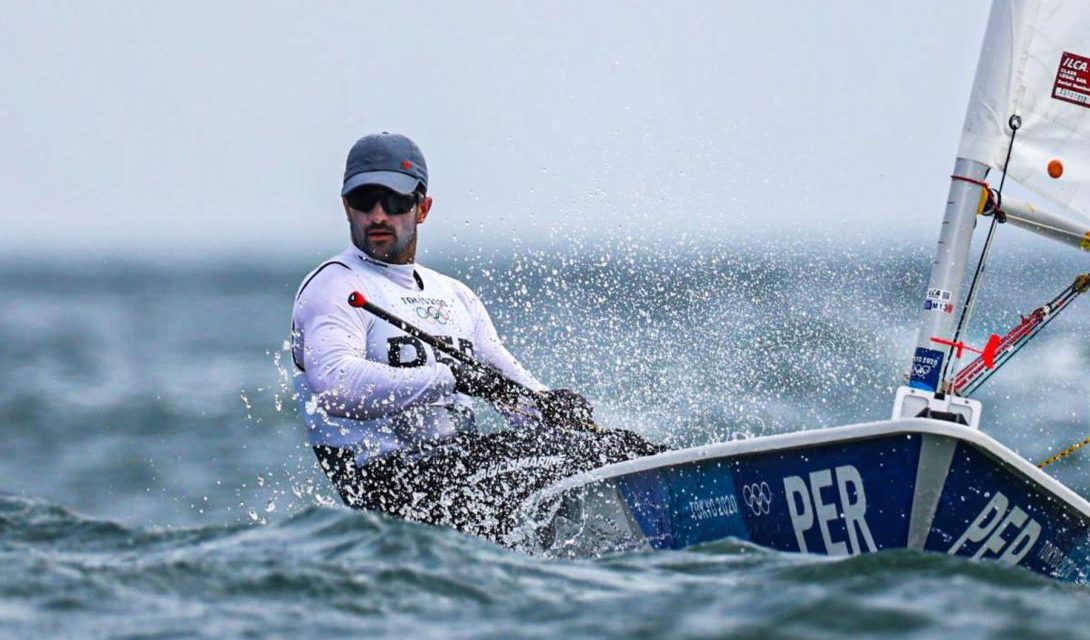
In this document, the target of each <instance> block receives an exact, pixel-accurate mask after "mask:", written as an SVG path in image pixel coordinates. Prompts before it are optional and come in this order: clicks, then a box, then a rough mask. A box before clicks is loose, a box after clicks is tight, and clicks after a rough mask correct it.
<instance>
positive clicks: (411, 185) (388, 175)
mask: <svg viewBox="0 0 1090 640" xmlns="http://www.w3.org/2000/svg"><path fill="white" fill-rule="evenodd" d="M369 184H377V185H380V186H383V187H386V188H387V189H392V190H393V191H396V192H398V193H406V194H407V193H412V192H413V191H416V188H417V186H420V187H423V189H424V190H425V191H427V188H428V165H427V163H425V162H424V154H423V153H421V152H420V147H418V146H416V143H415V142H413V141H412V140H409V139H408V138H406V137H405V136H403V135H401V134H398V133H387V132H385V131H383V132H382V133H376V134H372V135H369V136H364V137H362V138H360V139H359V140H357V141H356V144H354V145H352V149H351V150H350V151H349V152H348V161H347V162H346V163H345V166H344V186H343V187H341V195H342V196H346V195H348V192H349V191H352V190H353V189H356V188H357V187H362V186H364V185H369Z"/></svg>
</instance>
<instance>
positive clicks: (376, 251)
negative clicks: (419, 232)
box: [344, 186, 431, 264]
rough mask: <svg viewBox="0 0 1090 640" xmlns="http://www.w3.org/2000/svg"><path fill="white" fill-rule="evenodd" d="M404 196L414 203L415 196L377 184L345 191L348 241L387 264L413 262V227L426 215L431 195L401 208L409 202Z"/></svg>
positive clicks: (414, 242) (414, 228) (414, 236)
mask: <svg viewBox="0 0 1090 640" xmlns="http://www.w3.org/2000/svg"><path fill="white" fill-rule="evenodd" d="M405 198H412V199H413V202H415V196H401V195H400V194H396V193H394V192H393V191H389V190H387V189H384V188H382V187H378V186H366V187H360V188H359V189H356V190H355V191H353V192H352V193H350V194H348V196H347V197H345V198H344V210H345V213H346V214H347V216H348V224H349V226H350V227H351V229H352V243H353V244H355V245H356V246H357V247H358V248H359V249H360V250H361V251H363V252H364V253H366V254H367V255H369V256H371V257H372V258H374V259H375V260H381V261H382V262H388V263H390V264H408V263H410V262H413V261H414V260H415V259H416V226H417V225H418V224H420V223H422V222H424V219H425V218H426V217H427V213H428V209H430V207H431V198H424V199H423V200H422V201H421V202H420V203H419V204H412V205H411V206H409V208H408V209H407V210H404V209H405V206H406V205H407V204H409V202H408V201H405V200H404V199H405ZM399 200H401V201H402V202H399ZM357 207H358V208H357ZM387 208H389V210H387ZM397 211H401V212H400V213H397Z"/></svg>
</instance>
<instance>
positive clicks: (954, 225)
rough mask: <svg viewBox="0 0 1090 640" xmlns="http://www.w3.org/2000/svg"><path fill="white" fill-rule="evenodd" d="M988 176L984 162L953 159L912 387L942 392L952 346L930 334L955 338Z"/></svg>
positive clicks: (915, 360)
mask: <svg viewBox="0 0 1090 640" xmlns="http://www.w3.org/2000/svg"><path fill="white" fill-rule="evenodd" d="M987 175H988V166H987V165H985V164H982V163H980V162H976V161H974V160H967V159H965V158H958V159H957V161H956V162H955V163H954V172H953V176H954V177H952V178H951V180H950V191H949V195H948V196H947V198H946V212H945V214H944V215H943V219H942V232H941V233H940V234H939V244H938V248H937V249H936V251H935V260H934V262H933V263H932V264H931V278H930V280H929V281H928V284H927V292H926V293H925V295H924V299H923V301H922V303H921V305H922V308H921V310H920V325H919V326H920V329H919V333H918V334H917V336H916V350H915V352H914V354H913V358H912V368H911V369H910V370H909V383H908V384H909V386H910V387H913V388H916V389H921V390H924V391H931V392H934V391H938V389H939V384H940V382H941V380H940V376H941V374H942V370H943V365H944V364H945V362H946V360H947V359H948V358H949V357H950V356H951V351H950V350H948V349H947V348H944V347H943V346H942V345H940V344H938V343H936V342H933V341H932V340H931V338H932V337H936V338H942V339H945V340H952V339H953V334H954V330H955V324H956V323H955V321H956V319H957V317H958V315H959V313H960V310H961V305H962V304H963V303H962V302H961V301H960V297H961V296H960V294H961V283H962V281H963V280H964V279H965V268H966V263H967V262H968V259H969V247H970V244H971V242H972V239H973V228H974V227H975V226H976V216H977V212H978V211H979V210H980V204H981V201H982V193H981V192H982V191H983V189H984V187H983V181H984V178H985V176H987ZM977 182H979V183H981V184H977ZM950 349H952V348H950Z"/></svg>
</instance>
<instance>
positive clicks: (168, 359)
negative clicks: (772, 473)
mask: <svg viewBox="0 0 1090 640" xmlns="http://www.w3.org/2000/svg"><path fill="white" fill-rule="evenodd" d="M337 249H338V247H331V248H330V251H329V253H331V254H332V253H334V252H335V251H336V250H337ZM932 250H933V246H932V245H931V243H929V242H928V243H924V242H919V243H911V242H906V243H904V244H903V245H900V246H895V247H890V246H886V245H882V246H871V245H866V244H855V245H847V246H846V245H836V246H833V245H821V246H815V245H812V244H807V243H802V242H799V243H793V244H788V245H786V246H785V245H784V244H783V243H751V244H743V243H718V244H717V243H714V242H704V243H685V242H678V243H675V244H673V245H670V246H666V247H661V246H659V247H654V248H652V247H648V246H641V245H639V244H633V243H626V242H622V241H611V242H605V243H597V244H580V243H570V244H557V245H555V246H539V247H534V248H525V247H524V248H521V249H517V250H511V249H505V250H500V249H496V248H483V247H458V248H457V250H446V251H435V252H433V253H431V254H427V253H425V254H424V255H423V256H422V259H421V261H422V262H424V263H425V264H427V265H428V266H431V267H433V268H436V269H439V270H440V271H443V272H446V273H449V274H451V275H454V276H456V277H459V278H461V279H463V280H465V281H466V282H467V283H469V284H470V285H471V286H472V287H474V288H475V289H476V290H477V291H478V293H479V294H480V295H481V297H482V299H483V300H484V301H485V304H486V306H487V307H488V309H489V310H490V312H491V313H492V316H493V318H494V320H495V322H496V325H497V327H498V328H499V331H500V333H501V335H502V336H503V338H504V339H505V342H506V344H507V345H508V347H509V348H510V350H511V351H512V352H514V353H515V354H516V355H517V356H518V357H520V358H521V359H522V360H523V361H524V362H525V363H526V364H527V366H528V368H530V369H531V370H532V371H534V372H535V373H536V374H537V375H538V376H539V377H540V378H541V379H542V380H544V381H545V382H547V383H548V384H550V385H552V386H558V387H559V386H563V387H570V388H574V389H579V390H580V391H582V392H583V393H584V394H586V395H587V396H588V397H589V398H590V399H591V400H592V401H593V402H594V403H595V405H596V411H597V417H598V419H599V422H600V423H602V424H605V425H616V426H624V427H626V428H630V429H634V430H637V431H640V432H641V433H644V434H645V435H647V436H648V437H650V438H652V439H655V440H659V441H664V442H667V443H669V444H671V445H673V446H678V447H680V446H690V445H697V444H704V443H708V442H713V441H722V440H728V439H737V438H748V437H755V436H760V435H768V434H775V433H783V432H787V431H794V430H799V429H816V428H822V427H828V426H834V425H838V424H845V423H850V422H861V421H870V420H877V419H883V418H886V417H888V414H889V411H890V407H891V403H892V398H893V392H894V389H895V388H896V387H897V386H898V385H899V384H901V382H902V380H903V374H904V372H905V371H906V370H907V367H908V364H909V359H910V354H911V351H912V348H913V347H914V344H915V337H916V336H915V326H916V321H917V319H918V314H919V312H920V309H921V307H922V302H923V297H924V292H925V291H924V290H925V280H926V275H927V272H928V268H929V263H930V258H931V253H932ZM1080 257H1081V256H1078V255H1068V253H1066V252H1062V251H1059V250H1057V251H1054V252H1052V253H1040V252H1036V251H1034V252H1030V251H1019V250H1017V249H1015V250H1011V251H1006V252H1003V253H1001V254H997V256H996V257H995V259H993V261H992V264H991V266H990V268H989V271H988V272H987V276H986V279H985V283H986V287H985V289H984V293H983V294H982V297H981V299H980V302H979V304H978V305H977V309H976V313H975V315H974V322H973V329H972V330H971V331H970V332H969V336H968V341H969V343H970V344H971V345H973V344H976V343H979V344H983V342H984V341H986V339H987V336H988V335H989V334H990V333H992V332H996V333H1003V332H1004V331H1005V330H1006V329H1008V328H1009V327H1011V326H1013V325H1014V324H1015V323H1017V321H1018V318H1019V314H1020V313H1021V314H1026V313H1028V312H1029V311H1031V310H1032V309H1033V308H1035V307H1036V306H1038V305H1039V304H1041V303H1043V302H1045V301H1047V300H1048V299H1050V298H1051V297H1052V296H1053V295H1055V294H1056V293H1058V292H1059V291H1060V290H1061V289H1062V288H1063V287H1065V286H1066V285H1067V284H1069V283H1070V281H1071V280H1072V279H1073V278H1074V276H1075V275H1076V274H1077V273H1079V270H1080V268H1083V267H1084V265H1083V264H1082V261H1081V260H1079V258H1080ZM320 258H321V256H317V255H316V256H298V255H296V256H292V257H287V258H285V257H275V256H261V257H255V258H252V259H233V260H231V261H227V262H225V261H224V260H223V259H222V258H212V257H210V258H208V259H191V260H188V261H186V262H184V263H171V264H165V263H163V262H153V261H151V260H147V261H140V260H137V261H130V262H119V261H116V260H111V259H108V258H102V259H93V260H86V259H81V260H79V261H76V260H72V259H53V260H46V261H44V262H43V261H42V260H36V261H33V262H31V261H17V260H14V259H11V260H7V261H5V262H4V263H3V264H2V265H0V296H2V298H0V299H2V300H3V301H4V302H3V309H4V312H3V314H0V355H2V356H3V362H4V367H3V368H2V369H0V443H2V444H3V449H2V450H3V451H4V453H5V455H4V456H2V457H0V636H3V637H11V638H43V637H79V638H152V637H154V638H190V637H195V638H299V637H337V636H343V635H345V634H352V635H353V636H357V637H390V638H402V637H414V638H415V637H436V638H439V637H443V638H446V637H453V638H463V637H464V638H514V637H519V638H522V637H530V638H532V637H615V638H662V637H675V638H714V637H741V638H744V637H754V638H757V637H762V638H764V637H789V638H810V637H813V638H839V637H844V636H847V635H849V634H850V635H860V636H866V637H898V638H900V637H919V638H931V637H939V636H942V637H956V638H983V637H1031V636H1032V637H1038V638H1046V637H1047V638H1064V637H1083V636H1090V632H1087V631H1084V629H1085V628H1086V626H1085V622H1084V620H1085V615H1086V613H1085V612H1086V610H1087V605H1088V604H1090V592H1088V591H1087V589H1086V588H1085V587H1083V586H1079V585H1074V586H1072V585H1065V584H1060V583H1056V582H1053V581H1050V580H1048V579H1045V578H1041V577H1039V576H1036V575H1033V574H1030V573H1029V572H1026V571H1023V570H1021V569H1018V568H1009V567H1002V566H999V565H997V564H995V563H986V562H985V563H980V562H972V561H967V560H963V559H956V558H948V557H944V556H940V555H933V554H922V553H915V552H904V551H900V552H886V553H880V554H876V555H870V556H863V557H855V558H844V559H829V558H823V557H812V556H804V555H798V554H788V553H780V552H774V551H769V550H765V549H761V548H758V547H754V546H751V545H748V544H745V543H741V542H738V541H734V540H725V541H722V542H718V543H715V544H711V545H708V546H704V547H700V548H695V549H690V550H685V551H675V552H662V553H637V554H626V555H617V556H611V557H605V558H596V559H586V560H575V561H573V560H555V559H545V558H537V557H531V556H527V555H523V554H520V553H516V552H513V551H509V550H507V549H503V548H500V547H497V546H494V545H492V544H489V543H487V542H484V541H482V540H477V539H473V538H470V537H467V536H464V535H461V534H458V533H456V532H454V531H450V530H445V529H438V528H433V527H427V526H421V525H416V524H411V523H404V522H397V521H391V520H388V519H386V518H383V517H379V516H375V515H372V514H366V513H353V512H349V511H348V510H346V509H344V508H343V507H341V506H340V504H339V502H338V501H337V500H335V499H334V498H335V496H334V494H333V493H332V492H331V491H330V490H329V488H328V486H327V483H326V480H325V478H324V477H323V476H322V475H321V474H320V473H319V471H318V469H317V467H316V465H315V462H314V458H313V454H312V453H311V452H310V450H309V448H308V447H307V446H306V445H305V442H304V439H303V433H302V427H301V422H300V420H299V418H298V415H297V407H296V401H295V399H293V398H292V396H291V384H290V377H289V376H290V375H291V371H290V360H289V358H290V356H289V355H288V354H286V352H285V351H284V349H283V345H284V341H285V339H286V337H287V333H288V319H289V316H290V309H291V302H292V296H293V294H294V291H295V288H296V286H297V285H298V283H299V281H300V279H301V278H302V276H303V275H304V274H305V273H306V271H308V270H309V269H310V268H311V267H313V266H314V264H316V263H317V262H318V261H319V260H320ZM1088 330H1090V304H1087V302H1086V301H1081V300H1080V301H1077V302H1076V303H1075V304H1074V305H1073V307H1072V308H1071V310H1070V311H1068V312H1065V314H1064V315H1063V316H1061V317H1060V318H1058V319H1057V320H1056V321H1055V322H1054V323H1053V324H1052V325H1051V326H1050V327H1049V328H1048V329H1047V330H1046V333H1043V334H1042V335H1041V337H1040V338H1039V339H1038V340H1037V341H1035V342H1034V343H1033V344H1031V345H1030V346H1029V347H1027V348H1026V349H1024V350H1023V351H1022V353H1020V354H1019V355H1018V356H1017V358H1016V360H1015V361H1014V362H1012V363H1011V364H1009V365H1008V366H1007V367H1005V368H1004V369H1003V370H1001V371H1000V372H999V373H997V374H996V376H995V377H994V378H993V380H991V381H990V382H989V383H988V384H987V385H985V387H984V388H983V389H981V391H980V392H979V393H978V394H977V396H976V397H977V398H978V399H980V400H982V401H983V402H984V403H985V414H984V425H985V427H984V428H985V430H986V431H988V432H989V433H990V434H992V435H993V436H994V437H996V438H997V439H999V440H1000V441H1001V442H1003V443H1004V444H1006V445H1008V446H1010V447H1011V448H1013V449H1014V450H1015V451H1017V452H1018V453H1019V454H1021V455H1023V456H1025V457H1027V458H1028V459H1030V460H1031V461H1034V462H1036V461H1039V460H1041V459H1044V458H1046V457H1048V456H1049V455H1050V454H1051V453H1054V452H1056V451H1058V450H1059V449H1061V448H1063V447H1064V446H1066V445H1067V444H1070V443H1072V442H1075V441H1078V440H1081V439H1082V438H1084V437H1087V436H1090V402H1088V394H1087V391H1088V390H1090V366H1088V365H1090V362H1088V359H1090V348H1088V346H1087V341H1086V339H1085V336H1086V335H1087V332H1088ZM977 346H979V345H977ZM482 421H483V423H484V425H485V428H501V426H502V425H501V424H500V422H499V419H498V418H497V417H496V416H495V415H494V414H492V413H490V412H489V411H488V410H487V409H484V408H483V407H482ZM1087 460H1090V454H1086V453H1083V452H1079V453H1076V454H1074V455H1072V456H1071V457H1069V458H1068V459H1065V460H1064V461H1062V462H1060V463H1057V464H1055V465H1053V466H1051V467H1049V468H1048V470H1049V472H1050V473H1053V474H1054V475H1056V476H1057V477H1058V478H1059V479H1060V480H1061V481H1063V482H1064V483H1066V484H1067V485H1068V486H1070V487H1072V488H1073V489H1074V490H1075V491H1077V492H1079V493H1080V494H1082V495H1087V494H1088V493H1090V478H1088V477H1087V473H1086V472H1087V469H1088V468H1090V466H1088V463H1087Z"/></svg>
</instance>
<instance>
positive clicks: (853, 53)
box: [0, 0, 989, 254]
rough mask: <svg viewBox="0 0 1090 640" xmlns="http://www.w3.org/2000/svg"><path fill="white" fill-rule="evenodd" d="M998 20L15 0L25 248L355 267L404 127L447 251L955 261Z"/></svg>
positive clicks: (5, 215) (17, 160) (976, 13)
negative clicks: (894, 254)
mask: <svg viewBox="0 0 1090 640" xmlns="http://www.w3.org/2000/svg"><path fill="white" fill-rule="evenodd" d="M988 8H989V3H988V2H985V1H984V0H974V1H971V2H950V1H949V0H913V1H911V2H908V1H905V2H869V1H862V0H860V1H858V2H816V1H815V2H745V3H743V2H710V1H709V2H696V3H685V2H672V3H664V2H653V3H634V2H625V3H620V2H617V3H603V2H568V3H562V2H550V3H537V4H529V3H521V2H495V3H484V2H475V3H443V2H427V3H413V2H384V3H374V2H343V3H334V2H321V3H310V4H307V5H304V4H303V3H298V4H296V3H291V4H288V3H283V2H254V3H243V2H214V3H213V2H203V3H202V2H185V3H182V2H176V3H167V2H162V3H153V2H130V3H120V2H119V3H107V4H102V3H92V2H64V3H57V2H7V3H5V5H4V14H5V15H4V19H3V20H2V21H0V56H2V59H3V61H4V62H3V63H2V64H0V149H2V151H0V194H2V197H0V220H2V223H3V228H4V232H3V233H2V234H0V248H2V249H3V250H4V251H5V252H9V253H10V252H12V251H18V250H24V251H39V250H48V251H51V252H69V251H89V252H96V253H98V252H102V253H108V252H118V251H122V252H123V251H128V250H130V249H131V250H137V251H141V252H144V253H147V252H150V251H161V250H163V249H164V247H169V248H171V249H172V250H184V251H190V252H197V253H206V252H212V253H219V252H223V251H230V250H234V249H239V250H242V251H247V252H253V251H262V250H265V251H272V252H275V253H279V254H294V253H297V252H299V251H314V250H318V251H324V252H326V253H332V252H333V251H334V250H336V249H339V248H340V247H342V246H343V245H345V244H346V243H347V231H346V228H345V222H344V218H343V213H342V212H341V210H340V202H339V187H340V181H341V175H342V172H343V167H344V157H345V154H346V153H347V150H348V148H349V147H350V146H351V144H352V142H353V141H355V139H356V138H358V137H359V136H361V135H363V134H365V133H368V132H373V131H380V130H388V131H398V132H402V133H405V134H407V135H409V136H410V137H412V138H413V139H415V140H416V141H417V143H418V144H419V145H420V146H421V148H422V149H423V151H424V154H425V156H426V158H427V160H428V165H429V168H430V172H431V193H432V194H433V195H434V196H435V199H436V205H435V208H434V209H433V214H432V217H431V218H430V219H429V221H428V223H427V226H426V227H424V228H423V230H422V231H423V233H424V234H425V236H424V242H425V243H426V244H428V245H429V246H432V247H457V246H458V244H459V243H466V242H480V241H481V240H482V239H488V240H491V239H497V240H507V239H512V238H518V239H520V240H523V241H526V242H533V241H536V240H540V239H542V238H548V237H555V236H557V235H563V234H566V233H575V234H579V235H586V236H589V237H591V238H594V237H607V236H609V237H614V238H616V237H624V236H632V237H633V238H634V240H635V241H636V242H639V243H640V244H645V245H650V246H653V245H654V244H655V243H656V242H658V241H669V240H671V239H673V238H677V237H680V236H681V235H682V234H685V233H687V234H689V236H693V235H700V236H705V237H723V238H730V237H735V238H737V237H743V238H744V237H747V236H769V235H782V236H785V237H792V238H798V237H817V238H835V237H837V236H839V235H841V234H847V235H849V236H850V237H851V238H853V239H858V238H860V237H864V236H867V237H870V236H872V235H873V237H875V238H888V237H890V236H891V234H899V235H907V236H910V237H919V238H920V239H921V241H926V242H927V243H928V244H930V243H931V242H933V240H934V239H935V238H937V235H938V226H939V221H940V220H941V216H942V208H943V204H944V197H945V194H946V188H947V185H948V176H949V173H950V169H951V168H952V166H953V161H954V153H955V151H956V148H957V142H958V135H959V132H960V128H961V124H962V120H963V118H964V114H965V107H966V100H967V98H968V94H969V89H970V85H971V82H972V77H973V72H974V70H975V67H976V58H977V55H978V52H979V49H980V42H981V38H982V36H983V31H984V26H985V22H986V19H987V14H988ZM486 234H487V235H486Z"/></svg>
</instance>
